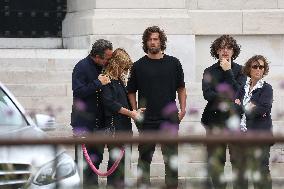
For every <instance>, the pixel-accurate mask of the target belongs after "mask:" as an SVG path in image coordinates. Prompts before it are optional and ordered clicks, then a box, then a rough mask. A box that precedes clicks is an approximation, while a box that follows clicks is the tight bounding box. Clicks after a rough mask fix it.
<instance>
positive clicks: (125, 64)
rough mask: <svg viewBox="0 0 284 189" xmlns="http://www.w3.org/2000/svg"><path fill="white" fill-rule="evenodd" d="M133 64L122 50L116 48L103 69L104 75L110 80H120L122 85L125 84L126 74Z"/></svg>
mask: <svg viewBox="0 0 284 189" xmlns="http://www.w3.org/2000/svg"><path fill="white" fill-rule="evenodd" d="M132 64H133V62H132V61H131V58H130V56H129V54H128V53H127V52H126V51H125V50H124V49H122V48H117V49H116V50H115V51H114V52H113V53H112V57H111V59H110V60H109V63H108V65H107V66H106V68H105V74H106V75H107V76H109V77H110V79H121V80H122V81H123V82H124V84H125V83H126V74H125V72H127V71H128V70H129V69H130V68H131V66H132Z"/></svg>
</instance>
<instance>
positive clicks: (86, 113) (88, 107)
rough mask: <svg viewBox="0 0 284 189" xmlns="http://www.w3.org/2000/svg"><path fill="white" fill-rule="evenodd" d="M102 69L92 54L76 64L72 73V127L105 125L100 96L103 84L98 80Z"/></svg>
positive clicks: (91, 129)
mask: <svg viewBox="0 0 284 189" xmlns="http://www.w3.org/2000/svg"><path fill="white" fill-rule="evenodd" d="M101 71H102V67H100V66H99V65H97V64H95V63H94V61H93V60H92V59H91V57H90V56H87V57H86V58H84V59H82V60H80V61H79V62H78V63H77V64H76V65H75V67H74V69H73V73H72V90H73V106H72V113H71V125H72V127H82V128H83V127H84V128H87V129H88V130H89V131H94V130H97V129H100V128H103V127H104V125H103V123H104V120H103V118H104V115H103V106H102V102H101V97H100V93H101V87H102V84H101V82H100V81H99V80H98V76H99V74H100V73H101Z"/></svg>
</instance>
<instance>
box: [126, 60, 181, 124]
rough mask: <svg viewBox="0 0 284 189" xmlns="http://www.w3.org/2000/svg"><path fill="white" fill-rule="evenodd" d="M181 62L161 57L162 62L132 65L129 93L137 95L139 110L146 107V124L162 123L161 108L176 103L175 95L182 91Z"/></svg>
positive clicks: (155, 61)
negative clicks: (179, 89) (148, 122)
mask: <svg viewBox="0 0 284 189" xmlns="http://www.w3.org/2000/svg"><path fill="white" fill-rule="evenodd" d="M184 86H185V83H184V73H183V69H182V66H181V63H180V61H179V60H178V59H177V58H175V57H172V56H169V55H164V56H163V58H161V59H150V58H149V57H148V56H144V57H142V58H140V59H139V60H138V61H137V62H135V63H134V65H133V67H132V69H131V72H130V78H129V80H128V83H127V90H128V93H135V92H136V91H138V107H139V108H140V107H146V111H145V122H146V121H150V120H153V121H155V120H157V121H158V120H162V119H163V116H162V114H161V112H162V110H163V108H165V107H166V106H167V105H168V104H170V103H175V99H176V91H177V89H178V88H180V87H184Z"/></svg>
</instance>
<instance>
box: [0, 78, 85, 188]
mask: <svg viewBox="0 0 284 189" xmlns="http://www.w3.org/2000/svg"><path fill="white" fill-rule="evenodd" d="M36 122H37V123H38V124H35V123H34V121H33V120H32V119H31V118H30V117H29V116H28V115H26V113H25V111H24V108H23V107H22V106H21V105H20V104H19V102H18V101H17V100H16V99H15V97H14V96H13V95H12V94H11V93H10V92H9V91H8V89H7V88H6V87H4V85H3V84H1V83H0V138H2V139H6V138H7V139H8V138H17V139H18V138H23V137H31V138H33V139H36V138H44V137H47V135H46V134H45V133H44V131H43V130H42V129H40V126H41V127H42V128H44V129H50V128H53V126H54V123H55V122H54V119H53V118H52V117H50V116H47V115H37V116H36ZM0 188H15V189H18V188H24V189H53V188H64V189H66V188H68V189H69V188H80V177H79V174H78V171H77V167H76V164H75V162H74V160H73V159H72V157H71V156H69V155H68V154H67V153H66V152H65V149H64V148H62V147H60V146H58V147H56V148H55V147H54V146H50V145H21V146H0Z"/></svg>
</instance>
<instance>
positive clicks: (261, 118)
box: [236, 82, 273, 130]
mask: <svg viewBox="0 0 284 189" xmlns="http://www.w3.org/2000/svg"><path fill="white" fill-rule="evenodd" d="M244 96H245V89H244V86H243V87H242V88H241V89H240V90H239V91H238V93H237V96H236V99H240V101H241V102H243V99H244ZM251 102H252V103H254V104H255V105H256V107H255V108H254V109H253V110H252V111H251V112H245V115H246V126H247V129H248V130H256V129H257V130H271V128H272V119H271V115H270V114H271V108H272V102H273V89H272V87H271V85H270V84H268V83H266V82H264V84H263V87H262V88H258V89H255V90H254V91H253V92H252V97H251ZM238 107H239V109H238V110H239V114H240V116H241V114H242V113H244V109H243V108H242V106H238Z"/></svg>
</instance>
